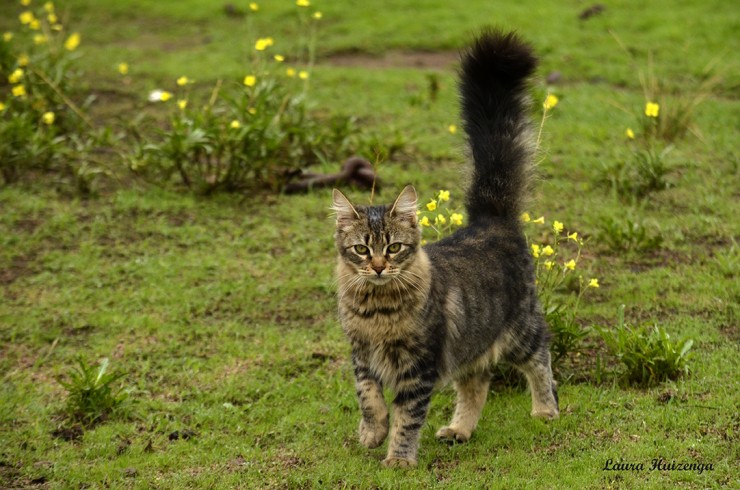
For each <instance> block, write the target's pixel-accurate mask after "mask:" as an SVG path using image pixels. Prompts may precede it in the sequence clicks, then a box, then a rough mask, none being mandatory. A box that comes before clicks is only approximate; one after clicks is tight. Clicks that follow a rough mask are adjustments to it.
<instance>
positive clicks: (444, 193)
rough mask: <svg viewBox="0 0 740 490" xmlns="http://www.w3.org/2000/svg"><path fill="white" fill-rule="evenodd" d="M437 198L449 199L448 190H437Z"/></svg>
mask: <svg viewBox="0 0 740 490" xmlns="http://www.w3.org/2000/svg"><path fill="white" fill-rule="evenodd" d="M439 200H440V201H445V202H447V201H449V200H450V191H445V190H440V191H439Z"/></svg>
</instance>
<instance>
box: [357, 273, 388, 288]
mask: <svg viewBox="0 0 740 490" xmlns="http://www.w3.org/2000/svg"><path fill="white" fill-rule="evenodd" d="M360 275H361V276H362V277H363V279H364V280H365V281H366V282H369V283H370V284H374V285H376V286H381V285H383V284H386V283H389V282H390V281H391V280H392V279H393V274H392V273H389V272H388V271H384V272H383V273H381V274H380V275H378V274H377V273H375V272H373V273H368V272H367V271H362V272H360Z"/></svg>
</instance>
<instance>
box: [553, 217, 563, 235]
mask: <svg viewBox="0 0 740 490" xmlns="http://www.w3.org/2000/svg"><path fill="white" fill-rule="evenodd" d="M552 229H553V231H554V232H555V233H560V232H561V231H563V223H561V222H560V221H558V220H555V221H553V222H552Z"/></svg>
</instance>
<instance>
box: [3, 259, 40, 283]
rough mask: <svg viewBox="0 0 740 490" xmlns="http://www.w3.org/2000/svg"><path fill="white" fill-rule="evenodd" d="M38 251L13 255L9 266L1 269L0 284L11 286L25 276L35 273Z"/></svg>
mask: <svg viewBox="0 0 740 490" xmlns="http://www.w3.org/2000/svg"><path fill="white" fill-rule="evenodd" d="M35 258H36V253H28V254H26V255H19V256H16V257H13V260H12V261H11V262H10V265H8V267H7V268H5V269H3V270H0V286H9V285H10V284H12V283H14V282H15V281H16V280H18V279H20V278H21V277H23V276H29V275H33V274H34V273H35V272H34V269H33V261H34V259H35Z"/></svg>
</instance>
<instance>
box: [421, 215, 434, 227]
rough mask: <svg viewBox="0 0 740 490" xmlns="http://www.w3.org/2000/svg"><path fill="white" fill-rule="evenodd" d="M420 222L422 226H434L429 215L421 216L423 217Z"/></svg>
mask: <svg viewBox="0 0 740 490" xmlns="http://www.w3.org/2000/svg"><path fill="white" fill-rule="evenodd" d="M419 224H420V225H421V226H432V224H431V223H430V222H429V218H428V217H426V216H423V217H422V218H421V219H420V220H419Z"/></svg>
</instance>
